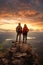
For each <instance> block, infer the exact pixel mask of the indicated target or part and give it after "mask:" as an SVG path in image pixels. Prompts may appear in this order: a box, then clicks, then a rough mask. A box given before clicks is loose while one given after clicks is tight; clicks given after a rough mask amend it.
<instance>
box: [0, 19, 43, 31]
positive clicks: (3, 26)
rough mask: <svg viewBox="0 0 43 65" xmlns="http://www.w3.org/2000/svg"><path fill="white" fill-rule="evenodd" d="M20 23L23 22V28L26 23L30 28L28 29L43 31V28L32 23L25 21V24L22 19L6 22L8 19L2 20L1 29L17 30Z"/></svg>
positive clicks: (0, 21) (0, 22)
mask: <svg viewBox="0 0 43 65" xmlns="http://www.w3.org/2000/svg"><path fill="white" fill-rule="evenodd" d="M19 22H21V26H22V27H23V26H24V24H25V23H26V24H27V26H28V28H29V29H32V30H34V31H35V30H36V31H37V30H41V29H42V30H43V28H42V27H40V26H37V25H34V24H32V23H30V22H27V21H26V20H24V22H25V23H24V22H22V20H21V19H20V20H18V19H17V20H13V19H11V20H6V19H1V20H0V29H5V30H15V29H16V26H17V25H18V23H19Z"/></svg>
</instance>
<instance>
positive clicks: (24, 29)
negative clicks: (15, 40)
mask: <svg viewBox="0 0 43 65" xmlns="http://www.w3.org/2000/svg"><path fill="white" fill-rule="evenodd" d="M28 31H29V29H28V27H27V25H26V24H24V27H23V30H22V33H23V43H24V42H25V43H27V33H28Z"/></svg>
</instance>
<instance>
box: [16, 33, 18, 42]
mask: <svg viewBox="0 0 43 65" xmlns="http://www.w3.org/2000/svg"><path fill="white" fill-rule="evenodd" d="M17 41H18V33H17V36H16V42H17Z"/></svg>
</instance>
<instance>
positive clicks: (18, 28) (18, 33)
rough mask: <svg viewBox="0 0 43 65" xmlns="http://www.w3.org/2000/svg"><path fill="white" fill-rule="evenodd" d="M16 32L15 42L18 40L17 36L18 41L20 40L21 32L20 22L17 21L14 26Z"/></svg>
mask: <svg viewBox="0 0 43 65" xmlns="http://www.w3.org/2000/svg"><path fill="white" fill-rule="evenodd" d="M16 32H17V36H16V42H17V41H18V37H19V42H20V41H21V33H22V27H21V24H20V23H18V26H17V27H16Z"/></svg>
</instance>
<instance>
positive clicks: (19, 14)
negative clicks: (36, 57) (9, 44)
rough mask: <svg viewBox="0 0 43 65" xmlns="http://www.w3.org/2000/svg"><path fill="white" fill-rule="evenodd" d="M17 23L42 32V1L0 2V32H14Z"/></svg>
mask: <svg viewBox="0 0 43 65" xmlns="http://www.w3.org/2000/svg"><path fill="white" fill-rule="evenodd" d="M19 22H20V23H21V25H22V27H23V25H24V24H25V23H26V24H27V26H28V28H29V29H30V30H33V31H43V0H0V31H3V30H15V28H16V26H17V24H18V23H19Z"/></svg>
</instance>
